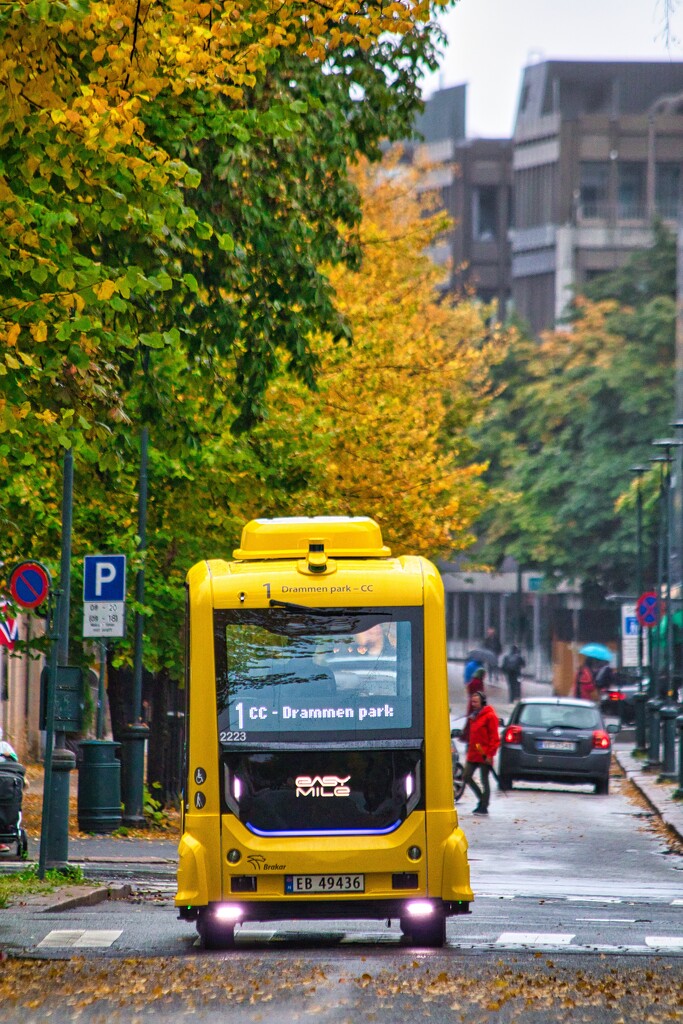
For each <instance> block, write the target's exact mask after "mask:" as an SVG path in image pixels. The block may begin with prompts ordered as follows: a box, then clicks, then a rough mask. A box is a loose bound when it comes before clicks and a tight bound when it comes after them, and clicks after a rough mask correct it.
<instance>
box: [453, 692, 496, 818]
mask: <svg viewBox="0 0 683 1024" xmlns="http://www.w3.org/2000/svg"><path fill="white" fill-rule="evenodd" d="M470 703H471V710H470V714H469V717H468V719H467V725H466V726H465V730H464V732H463V737H462V738H463V739H464V740H467V759H466V761H465V775H464V782H465V785H467V786H469V787H470V789H471V790H472V792H473V793H474V795H475V796H476V798H477V800H478V801H479V802H478V804H477V806H476V807H475V808H474V811H473V812H472V813H473V814H488V813H489V800H490V799H491V786H490V783H489V775H490V774H491V768H492V766H493V759H494V757H495V756H496V751H497V750H498V747H499V746H500V737H499V735H498V715H497V714H496V712H495V711H494V709H493V708H492V707H491V706H490V704H487V703H486V694H484V693H480V692H479V691H476V692H475V693H473V694H472V695H471V697H470ZM477 769H479V780H480V782H481V789H480V788H479V786H478V785H477V783H476V782H475V781H474V773H475V771H476V770H477Z"/></svg>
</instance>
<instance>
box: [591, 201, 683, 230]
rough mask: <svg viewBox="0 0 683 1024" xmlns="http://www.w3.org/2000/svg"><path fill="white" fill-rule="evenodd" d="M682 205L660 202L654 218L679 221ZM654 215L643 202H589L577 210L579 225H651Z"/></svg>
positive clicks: (657, 203) (657, 204) (672, 202)
mask: <svg viewBox="0 0 683 1024" xmlns="http://www.w3.org/2000/svg"><path fill="white" fill-rule="evenodd" d="M680 209H681V204H680V203H678V202H677V201H675V200H659V201H658V202H656V203H655V209H654V216H658V217H661V218H662V219H663V220H677V219H678V216H679V211H680ZM652 217H653V214H651V213H650V211H649V210H648V206H647V204H646V203H642V202H623V201H622V202H618V203H608V202H587V203H579V205H578V206H577V208H576V220H577V223H579V224H584V223H586V222H587V221H593V222H595V221H599V222H601V223H605V222H608V223H616V222H618V221H640V222H645V223H649V222H650V221H651V220H652Z"/></svg>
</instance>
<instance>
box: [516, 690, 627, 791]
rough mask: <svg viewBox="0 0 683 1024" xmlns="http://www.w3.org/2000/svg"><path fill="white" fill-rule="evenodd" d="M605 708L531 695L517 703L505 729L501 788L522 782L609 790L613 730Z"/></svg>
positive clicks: (575, 700)
mask: <svg viewBox="0 0 683 1024" xmlns="http://www.w3.org/2000/svg"><path fill="white" fill-rule="evenodd" d="M617 729H618V726H608V727H606V726H605V723H604V721H603V718H602V715H601V714H600V711H599V709H598V708H597V707H596V706H595V704H592V703H591V702H590V701H587V700H578V699H574V698H571V697H530V698H528V699H526V700H521V701H519V703H517V704H516V705H515V707H514V708H513V710H512V714H511V716H510V720H509V722H508V724H507V726H506V727H505V729H504V730H503V736H502V743H501V748H500V761H499V765H498V778H499V783H498V784H499V786H500V788H501V789H503V790H507V789H512V784H513V782H515V781H517V780H520V781H521V780H525V781H538V782H564V783H570V784H577V783H587V782H588V783H591V784H592V785H593V786H594V788H595V792H596V793H603V794H605V793H608V792H609V769H610V760H611V756H612V740H611V738H610V732H616V731H617Z"/></svg>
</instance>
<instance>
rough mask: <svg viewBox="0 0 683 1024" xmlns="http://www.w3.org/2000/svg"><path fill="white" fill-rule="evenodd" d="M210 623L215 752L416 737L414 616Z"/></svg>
mask: <svg viewBox="0 0 683 1024" xmlns="http://www.w3.org/2000/svg"><path fill="white" fill-rule="evenodd" d="M214 623H215V656H216V690H217V703H218V707H217V711H218V728H219V737H220V741H221V744H222V745H223V746H227V747H231V746H232V745H233V744H240V745H242V744H244V743H245V742H246V743H257V744H265V745H267V746H272V744H273V743H277V744H281V743H284V744H291V743H296V742H310V741H311V740H314V739H318V740H321V741H325V740H327V741H330V740H335V739H336V740H342V742H347V741H350V740H354V739H357V740H372V739H382V740H389V739H397V740H401V739H403V740H405V739H408V738H412V739H419V738H421V737H422V735H423V726H422V722H423V712H422V706H423V699H422V664H423V650H422V648H423V642H422V635H423V634H422V609H421V608H367V609H363V608H360V609H355V608H354V609H337V608H318V609H316V608H313V609H305V608H302V607H301V606H297V605H291V606H282V607H271V608H265V609H223V610H217V611H215V612H214Z"/></svg>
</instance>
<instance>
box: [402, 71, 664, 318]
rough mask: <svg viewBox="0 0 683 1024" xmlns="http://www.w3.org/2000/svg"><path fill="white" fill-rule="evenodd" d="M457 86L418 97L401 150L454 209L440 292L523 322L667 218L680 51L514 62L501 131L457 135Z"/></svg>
mask: <svg viewBox="0 0 683 1024" xmlns="http://www.w3.org/2000/svg"><path fill="white" fill-rule="evenodd" d="M465 102H466V87H465V86H464V85H462V86H454V87H452V88H450V89H443V90H440V91H439V92H437V93H435V94H434V95H433V96H432V97H430V98H429V99H428V100H427V102H426V105H425V111H424V114H423V115H422V116H421V117H420V118H419V119H418V121H417V122H416V131H417V132H418V133H419V134H420V135H421V136H422V138H423V141H422V142H421V143H418V144H412V145H410V146H409V148H408V153H409V158H410V159H411V160H412V161H413V162H414V163H417V164H418V165H422V166H424V167H425V174H424V178H423V187H424V188H425V189H430V190H432V191H436V192H439V193H440V195H441V200H442V203H443V206H444V208H445V209H446V210H447V211H448V212H449V213H450V215H451V217H452V219H453V224H454V226H453V230H452V231H451V232H450V233H449V234H448V236H444V238H442V239H441V240H440V243H439V245H438V246H435V248H434V251H433V252H432V256H433V258H434V259H435V260H436V261H437V262H439V263H441V264H444V263H446V262H447V261H448V265H449V267H450V274H449V281H448V289H449V291H451V292H453V293H455V294H462V293H463V292H464V291H466V290H468V289H469V290H470V291H472V292H473V293H474V294H475V295H477V296H478V297H479V298H481V299H482V300H483V301H490V300H492V299H497V300H498V304H499V307H500V311H501V316H503V315H505V314H506V313H508V312H510V311H511V310H512V309H514V310H515V311H516V312H517V314H518V315H519V316H520V317H521V318H522V319H523V320H525V321H526V322H527V323H528V324H529V325H530V327H531V328H532V330H533V332H534V333H536V334H538V333H539V332H540V331H542V330H545V329H549V328H552V327H554V326H555V324H556V323H557V322H558V321H561V320H562V318H563V315H564V313H565V310H566V307H567V304H568V302H569V301H570V300H571V298H572V296H573V294H574V291H575V289H577V288H580V287H581V285H582V284H585V283H586V282H589V281H590V280H591V279H592V278H594V277H595V276H597V275H599V274H602V273H605V272H607V271H610V270H614V269H616V268H617V267H619V266H621V265H622V264H623V263H624V261H625V260H626V259H627V257H628V256H629V255H630V254H631V253H632V252H634V251H636V250H638V249H642V248H645V247H647V246H648V245H650V244H651V242H652V224H653V221H654V219H655V218H656V217H660V218H662V219H663V220H664V221H666V222H668V223H670V224H671V226H675V225H676V223H677V218H678V216H679V210H680V206H681V196H682V189H683V62H673V61H666V62H665V61H662V62H654V61H647V62H646V61H562V60H557V61H555V60H551V61H543V62H541V63H538V64H534V65H531V66H529V67H527V68H525V70H524V72H523V76H522V81H521V88H520V95H519V102H518V109H517V115H516V120H515V127H514V133H513V137H512V139H468V138H466V137H465Z"/></svg>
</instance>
